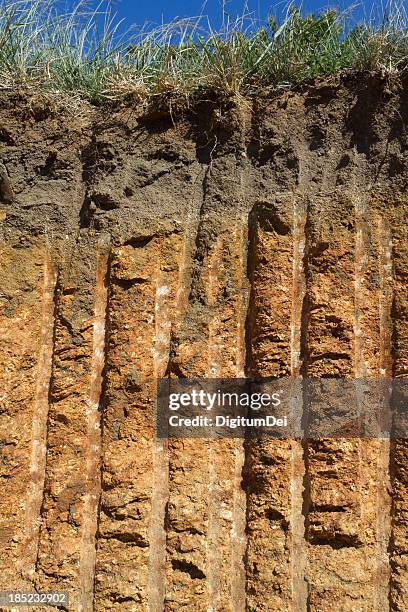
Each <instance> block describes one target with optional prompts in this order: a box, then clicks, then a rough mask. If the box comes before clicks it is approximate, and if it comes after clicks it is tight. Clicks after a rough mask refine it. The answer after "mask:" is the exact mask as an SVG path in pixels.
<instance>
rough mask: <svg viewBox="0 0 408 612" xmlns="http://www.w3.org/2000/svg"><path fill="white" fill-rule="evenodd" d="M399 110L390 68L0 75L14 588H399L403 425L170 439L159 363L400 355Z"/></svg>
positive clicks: (140, 596)
mask: <svg viewBox="0 0 408 612" xmlns="http://www.w3.org/2000/svg"><path fill="white" fill-rule="evenodd" d="M407 122H408V81H404V80H401V79H400V78H399V77H397V76H395V77H392V78H391V77H387V78H385V77H384V78H383V77H381V76H380V75H376V74H373V75H369V74H357V75H345V76H344V75H343V76H342V75H340V76H338V77H335V78H332V79H330V80H321V81H316V82H313V83H309V84H306V85H304V86H302V87H300V88H298V89H297V90H293V91H281V92H280V93H278V94H274V95H272V94H268V93H267V92H265V95H264V96H263V97H259V98H257V99H256V100H250V99H239V100H235V99H232V98H231V99H222V100H220V99H219V98H217V96H215V95H211V94H208V95H206V99H205V100H204V101H202V102H200V101H197V102H194V103H191V104H190V106H189V107H184V108H183V109H180V108H179V107H178V106H177V105H173V104H172V101H171V100H170V101H169V100H167V101H165V100H154V101H153V102H152V104H151V105H150V106H148V107H147V108H143V109H142V108H141V107H140V106H138V105H137V103H132V101H131V100H129V101H126V102H125V103H119V102H118V103H117V104H115V105H112V106H111V107H110V108H109V109H102V110H101V109H99V110H95V109H93V110H92V109H88V108H85V107H81V106H79V107H77V108H71V109H66V110H61V108H59V106H58V105H57V104H55V103H54V102H52V103H51V102H50V101H49V100H48V101H47V99H45V98H41V97H39V96H34V95H29V94H27V93H24V94H23V93H21V94H18V93H3V94H2V95H1V97H0V141H1V149H0V159H1V161H2V163H3V166H2V167H1V177H0V179H1V181H0V195H1V203H0V219H1V222H0V228H1V229H0V231H1V238H0V240H1V249H0V470H1V471H0V479H1V496H0V514H1V523H0V544H1V556H0V590H2V591H5V590H12V589H27V590H33V589H35V590H40V591H50V590H66V591H68V592H69V593H70V597H71V602H70V605H69V609H72V610H83V611H90V610H96V611H105V610H106V611H108V610H137V611H139V610H150V611H152V612H160V610H166V611H169V612H170V611H178V610H185V611H186V612H192V611H212V612H215V611H231V612H240V611H244V610H248V611H251V612H252V611H255V610H256V611H273V612H279V611H282V612H283V611H289V610H295V611H296V612H302V611H303V612H306V611H313V612H328V611H330V610H333V611H353V612H358V611H363V610H364V611H371V610H375V611H384V610H392V611H395V612H397V611H401V612H402V611H404V610H407V609H408V535H407V519H408V495H407V489H406V487H407V478H408V475H407V466H408V442H407V441H406V440H404V439H397V440H391V441H389V440H381V439H380V440H358V439H344V440H334V439H332V440H320V441H313V440H309V441H308V442H307V443H301V442H300V441H298V440H281V441H276V440H270V439H269V440H265V439H259V440H251V441H248V442H247V443H244V441H243V440H237V439H231V440H227V439H223V440H217V441H208V440H187V439H184V440H176V441H174V440H173V441H171V442H169V443H168V444H167V443H161V442H158V441H156V440H155V436H154V409H155V380H156V379H157V377H160V376H165V375H169V376H174V377H180V376H181V377H240V376H245V375H247V376H261V377H264V376H265V377H266V376H280V377H291V376H292V377H299V376H310V377H327V376H334V377H344V378H355V377H369V378H387V377H391V376H394V377H406V376H407V375H408V297H407V279H408V237H407V213H408V196H407V185H408V131H407ZM38 609H40V608H38ZM47 609H49V608H47Z"/></svg>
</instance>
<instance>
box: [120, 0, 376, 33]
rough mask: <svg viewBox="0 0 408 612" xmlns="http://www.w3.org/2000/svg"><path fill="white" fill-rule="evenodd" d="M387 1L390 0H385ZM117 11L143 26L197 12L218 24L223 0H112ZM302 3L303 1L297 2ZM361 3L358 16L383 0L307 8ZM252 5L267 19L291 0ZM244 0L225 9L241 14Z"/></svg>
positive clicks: (307, 1)
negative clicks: (269, 14)
mask: <svg viewBox="0 0 408 612" xmlns="http://www.w3.org/2000/svg"><path fill="white" fill-rule="evenodd" d="M383 2H384V3H385V2H386V0H383ZM111 4H112V6H113V9H114V11H115V12H116V13H117V14H118V18H120V19H121V18H124V19H125V20H126V22H127V24H129V25H130V24H135V25H137V26H143V24H145V23H146V22H148V23H151V24H155V25H159V24H160V23H162V21H163V22H165V23H166V22H167V23H168V22H169V21H172V20H173V19H175V18H177V17H192V16H197V15H201V14H203V15H208V16H209V18H210V19H211V22H212V24H213V26H214V27H217V26H219V25H220V24H221V23H222V14H223V9H222V7H223V3H222V0H207V2H205V1H203V0H189V1H187V0H111ZM296 4H299V2H296ZM356 4H360V5H361V7H360V8H359V9H357V10H356V11H355V13H354V14H355V16H356V17H357V18H359V17H360V16H361V14H362V12H364V11H365V12H367V13H368V14H369V13H370V11H371V9H372V7H373V5H374V6H377V7H380V6H381V0H378V1H377V2H372V1H371V2H368V1H367V0H356V1H355V2H351V1H349V0H337V2H336V1H334V2H332V3H331V2H329V1H328V0H304V1H303V9H304V11H305V12H312V11H319V10H321V9H324V8H327V7H328V6H335V7H338V8H340V9H344V8H348V7H351V6H355V5H356ZM247 5H248V9H249V11H250V12H251V13H253V14H254V16H255V17H256V18H257V19H260V20H265V18H266V17H267V15H268V13H270V12H272V13H273V14H275V15H279V14H282V12H284V10H285V8H286V6H287V2H286V0H283V1H276V0H275V1H273V0H272V1H271V0H248V1H247ZM243 6H244V1H243V0H226V2H225V6H224V10H225V12H227V13H228V14H229V15H231V17H236V16H237V15H241V14H242V11H243Z"/></svg>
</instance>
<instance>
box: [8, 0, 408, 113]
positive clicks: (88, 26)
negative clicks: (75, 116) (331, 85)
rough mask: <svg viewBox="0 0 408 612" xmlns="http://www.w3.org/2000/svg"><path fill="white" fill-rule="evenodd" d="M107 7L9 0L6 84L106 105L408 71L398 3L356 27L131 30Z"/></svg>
mask: <svg viewBox="0 0 408 612" xmlns="http://www.w3.org/2000/svg"><path fill="white" fill-rule="evenodd" d="M123 27H124V26H123V24H122V23H120V22H117V21H116V19H115V16H114V15H113V14H112V12H111V11H110V9H109V8H106V5H105V4H101V5H99V7H98V8H97V9H93V10H92V9H91V8H90V7H89V5H88V4H87V3H86V2H78V3H77V5H76V8H75V10H74V11H73V12H70V13H66V12H64V11H63V10H62V9H61V5H60V3H59V2H56V1H55V0H34V1H32V2H25V1H19V0H14V1H13V0H0V88H2V89H12V88H16V87H22V86H23V87H26V88H31V89H37V90H46V91H50V92H54V93H58V94H62V95H64V96H68V97H72V96H73V97H76V98H82V99H86V100H88V101H90V102H91V103H101V102H102V101H103V100H109V99H112V98H115V97H119V96H122V95H129V94H134V95H135V96H137V97H140V98H141V99H144V98H148V97H149V96H152V95H154V94H163V93H173V94H175V95H182V96H190V95H197V94H198V95H199V94H200V92H201V93H203V92H204V91H205V90H207V89H208V88H211V89H216V90H218V91H219V92H220V93H223V94H228V95H238V94H240V95H248V94H251V93H254V92H256V91H257V90H258V89H259V88H265V87H271V88H279V87H288V86H291V85H294V84H296V83H299V82H301V81H304V80H305V79H310V78H313V77H315V76H317V75H327V74H333V73H335V72H336V71H339V70H346V69H349V70H379V71H382V72H385V73H389V72H397V71H402V70H405V69H406V67H407V65H408V29H407V16H406V13H405V11H404V8H403V3H402V2H398V1H397V0H391V1H390V0H389V1H388V4H387V8H386V10H385V11H383V14H382V16H380V17H379V18H378V17H377V18H376V19H372V18H368V19H366V20H365V21H364V22H363V23H360V24H357V25H352V16H351V15H350V14H338V13H337V12H336V11H335V10H327V11H325V12H323V13H320V14H318V15H306V16H305V15H303V14H302V12H301V11H300V10H298V9H296V8H295V7H294V6H293V5H290V6H288V9H287V12H286V16H285V18H284V19H283V20H282V21H281V22H280V23H277V22H276V21H275V20H274V19H273V18H272V17H270V18H269V20H268V22H267V23H266V24H264V25H262V26H256V24H255V22H254V20H253V19H252V17H251V15H249V14H246V13H245V11H244V15H243V16H242V17H241V18H239V19H236V20H235V21H227V22H226V23H225V24H224V27H223V28H222V30H221V31H214V30H213V29H212V28H211V24H209V23H208V21H206V19H205V18H204V17H198V18H191V19H184V20H179V21H175V22H172V23H170V24H168V25H164V26H161V27H159V28H156V29H148V30H144V31H140V32H135V31H131V30H128V31H125V32H123Z"/></svg>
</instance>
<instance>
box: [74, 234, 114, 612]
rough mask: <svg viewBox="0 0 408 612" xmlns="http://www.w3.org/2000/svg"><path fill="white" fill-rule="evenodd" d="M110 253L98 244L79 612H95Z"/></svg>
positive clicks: (103, 245)
mask: <svg viewBox="0 0 408 612" xmlns="http://www.w3.org/2000/svg"><path fill="white" fill-rule="evenodd" d="M107 274H108V253H107V248H106V245H105V244H102V243H100V244H98V248H97V264H96V283H95V307H94V321H93V340H92V359H91V378H90V389H89V397H88V401H87V408H86V417H87V449H86V458H85V461H86V482H85V495H84V503H83V510H82V513H83V518H82V539H81V549H80V561H79V582H80V585H79V588H80V590H79V602H78V610H84V612H87V611H88V610H92V609H93V603H94V591H95V589H94V580H95V565H96V531H97V524H98V512H99V501H100V495H101V465H100V462H101V446H102V445H101V418H100V408H101V399H102V388H103V385H102V383H103V380H102V375H103V370H104V367H105V338H106V311H107V300H108V289H107V285H106V278H107Z"/></svg>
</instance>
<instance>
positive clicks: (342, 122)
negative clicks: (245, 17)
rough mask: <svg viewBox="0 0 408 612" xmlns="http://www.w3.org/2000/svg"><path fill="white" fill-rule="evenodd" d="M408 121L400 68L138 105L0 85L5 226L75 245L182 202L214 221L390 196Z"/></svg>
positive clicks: (392, 200) (136, 237)
mask: <svg viewBox="0 0 408 612" xmlns="http://www.w3.org/2000/svg"><path fill="white" fill-rule="evenodd" d="M407 122H408V75H402V76H401V75H397V74H396V75H391V76H390V75H387V76H383V75H380V74H367V73H364V74H357V73H351V74H350V73H348V74H347V73H346V74H338V75H336V76H334V77H330V78H321V79H318V80H315V81H313V82H310V83H305V84H302V85H301V86H299V87H297V88H296V89H291V90H281V91H280V92H277V93H276V92H275V93H273V94H271V93H270V92H269V93H268V92H265V93H264V95H262V96H257V97H256V98H255V99H243V98H241V99H236V98H224V99H220V97H219V96H218V97H217V96H216V95H214V94H211V92H209V93H208V96H207V99H205V100H201V101H194V102H190V104H188V105H187V104H181V103H180V102H177V100H174V99H173V100H172V99H168V98H167V99H153V100H152V101H151V102H150V103H149V104H148V105H146V106H145V107H143V108H142V107H141V106H140V104H139V105H138V104H137V103H136V102H134V103H132V101H131V100H126V101H120V102H119V101H118V102H115V103H114V104H113V103H112V104H111V105H110V106H105V107H103V108H91V107H89V106H86V105H85V104H83V105H78V106H76V107H75V106H72V107H71V108H70V107H67V106H65V107H63V106H61V104H60V103H57V102H56V101H55V99H52V98H49V97H47V96H45V95H40V94H29V93H27V92H3V93H1V94H0V161H1V162H2V163H3V164H4V166H3V167H2V169H1V173H0V175H1V176H2V178H1V186H0V187H1V189H0V191H1V198H0V199H1V201H0V216H1V217H0V218H1V219H2V222H1V224H0V227H1V232H2V237H3V239H6V240H10V239H11V241H12V242H13V243H14V244H15V246H18V245H19V244H21V246H24V244H27V241H28V242H30V241H31V240H32V239H36V238H35V237H39V236H42V235H44V236H45V237H46V238H47V239H49V240H50V241H53V239H54V238H62V239H63V240H67V241H68V243H69V244H70V245H71V246H70V247H69V248H72V249H74V248H75V244H76V242H77V240H78V239H79V237H80V236H81V235H82V234H83V233H86V234H90V233H91V234H99V233H100V232H105V231H108V232H109V233H110V234H111V235H112V237H113V240H114V241H115V242H117V243H126V242H129V243H132V242H133V243H137V242H138V241H143V240H146V239H147V238H148V237H149V235H151V234H152V232H155V231H157V227H159V226H160V227H162V228H166V227H168V228H173V230H174V224H176V225H177V224H178V225H180V224H182V223H183V221H184V220H185V219H186V217H187V216H189V215H193V216H195V217H198V216H200V217H201V218H202V217H203V216H204V217H207V218H208V219H210V218H211V219H212V221H211V222H209V223H208V224H207V229H206V232H207V233H208V232H210V233H211V231H212V230H211V227H213V228H214V223H215V224H216V223H217V222H218V220H220V217H225V218H228V217H229V215H232V216H234V217H235V216H236V215H239V216H244V215H245V214H247V213H248V212H249V210H250V209H252V208H253V206H255V205H256V204H257V203H261V204H268V203H269V204H270V205H271V206H276V207H277V208H278V209H280V210H281V211H282V213H284V208H285V206H286V203H287V201H288V197H293V195H295V196H296V195H299V196H301V197H305V198H306V199H307V198H313V197H320V196H324V197H335V198H336V199H338V198H341V197H342V194H346V193H348V194H350V193H352V194H358V196H359V197H360V196H365V195H367V196H369V198H370V201H373V198H374V200H375V201H376V202H378V204H379V205H380V206H392V205H394V204H397V201H398V199H399V198H403V197H404V192H405V191H406V188H407V184H408V132H407ZM10 189H12V192H13V195H12V196H11V197H10ZM284 216H285V215H284V214H283V217H284ZM207 238H208V236H207ZM57 242H59V240H58V241H57Z"/></svg>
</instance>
